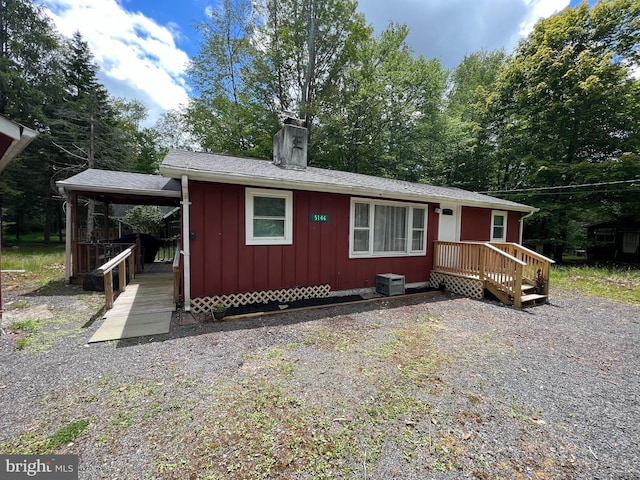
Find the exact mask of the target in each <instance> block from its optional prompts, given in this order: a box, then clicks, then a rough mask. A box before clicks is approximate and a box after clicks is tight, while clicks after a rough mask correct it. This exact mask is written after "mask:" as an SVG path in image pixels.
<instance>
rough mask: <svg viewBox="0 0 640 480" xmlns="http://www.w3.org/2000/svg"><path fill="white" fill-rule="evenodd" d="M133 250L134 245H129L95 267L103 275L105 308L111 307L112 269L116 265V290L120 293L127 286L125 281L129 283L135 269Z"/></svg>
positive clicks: (134, 248) (134, 249)
mask: <svg viewBox="0 0 640 480" xmlns="http://www.w3.org/2000/svg"><path fill="white" fill-rule="evenodd" d="M135 251H136V245H135V244H134V245H131V246H129V247H128V248H127V249H126V250H124V251H123V252H121V253H120V254H118V255H116V256H115V257H114V258H112V259H111V260H109V261H108V262H106V263H104V264H103V265H101V266H99V267H98V268H97V273H98V275H102V276H103V277H104V298H105V306H106V308H107V310H109V309H111V308H113V300H114V298H113V269H114V268H116V267H118V284H119V285H118V287H119V288H118V290H119V291H120V293H122V292H124V290H125V289H126V288H127V283H129V280H130V279H131V278H130V277H131V276H132V275H133V272H134V269H135V265H134V262H135V255H134V252H135ZM127 263H128V265H127ZM127 267H128V268H127Z"/></svg>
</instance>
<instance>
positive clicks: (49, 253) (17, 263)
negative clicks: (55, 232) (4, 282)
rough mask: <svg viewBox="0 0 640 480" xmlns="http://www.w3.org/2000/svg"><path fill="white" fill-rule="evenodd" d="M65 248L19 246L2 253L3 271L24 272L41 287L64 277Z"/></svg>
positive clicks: (60, 246) (59, 246) (61, 246)
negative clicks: (35, 279) (33, 278)
mask: <svg viewBox="0 0 640 480" xmlns="http://www.w3.org/2000/svg"><path fill="white" fill-rule="evenodd" d="M64 262H65V246H64V245H56V246H48V247H47V246H21V247H16V248H11V249H5V250H3V251H2V269H3V270H24V271H25V275H26V276H33V277H35V278H37V280H38V282H39V283H40V284H41V285H45V284H47V283H48V282H50V281H55V280H60V278H61V277H62V276H64Z"/></svg>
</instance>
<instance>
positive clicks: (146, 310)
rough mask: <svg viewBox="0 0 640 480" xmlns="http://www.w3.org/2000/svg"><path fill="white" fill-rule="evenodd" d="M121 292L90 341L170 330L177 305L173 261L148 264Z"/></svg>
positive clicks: (102, 340) (103, 340) (117, 338)
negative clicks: (174, 294) (174, 293)
mask: <svg viewBox="0 0 640 480" xmlns="http://www.w3.org/2000/svg"><path fill="white" fill-rule="evenodd" d="M144 272H145V273H142V274H139V275H137V276H136V278H134V279H133V280H132V281H131V283H129V285H127V288H126V290H125V291H124V292H122V293H121V294H120V295H118V298H116V300H115V302H114V305H113V308H112V309H110V310H107V312H106V314H105V316H104V322H103V324H102V325H101V326H100V328H98V330H97V331H96V332H95V333H94V334H93V336H92V337H91V339H90V340H89V343H95V342H105V341H107V340H119V339H122V338H132V337H142V336H146V335H158V334H162V333H169V324H170V323H171V316H172V315H173V312H174V311H175V309H176V305H175V303H174V297H173V273H172V272H171V264H169V268H166V266H165V265H164V264H158V265H156V264H147V265H145V269H144Z"/></svg>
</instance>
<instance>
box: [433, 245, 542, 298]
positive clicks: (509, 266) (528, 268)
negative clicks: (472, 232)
mask: <svg viewBox="0 0 640 480" xmlns="http://www.w3.org/2000/svg"><path fill="white" fill-rule="evenodd" d="M434 244H435V254H434V265H433V269H434V271H437V272H442V273H448V274H452V275H459V276H464V277H471V278H478V279H479V280H481V281H482V282H483V283H484V284H485V285H487V284H488V286H491V287H492V288H491V289H492V290H494V292H496V293H498V294H501V295H504V297H505V298H510V299H513V303H514V305H515V306H517V307H520V306H522V301H521V297H522V285H523V284H531V285H536V279H538V280H539V279H540V276H542V278H543V279H544V285H543V289H544V292H543V293H544V294H545V295H547V294H548V292H549V272H550V265H551V263H553V261H552V260H550V259H548V258H546V257H544V256H542V255H539V254H537V253H536V252H533V251H532V250H529V249H527V248H525V247H522V246H521V245H518V244H513V243H500V244H493V243H483V242H441V241H436V242H434Z"/></svg>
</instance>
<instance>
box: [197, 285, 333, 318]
mask: <svg viewBox="0 0 640 480" xmlns="http://www.w3.org/2000/svg"><path fill="white" fill-rule="evenodd" d="M330 291H331V286H329V285H328V284H326V285H311V286H308V287H296V288H286V289H282V290H262V291H259V292H246V293H233V294H230V295H214V296H213V297H198V298H194V299H192V300H191V309H192V310H193V312H194V313H202V312H208V311H209V310H210V309H211V306H212V305H215V304H217V303H224V304H225V305H226V306H227V308H230V307H239V306H240V305H251V304H253V303H268V302H283V303H285V302H295V301H296V300H303V299H307V298H324V297H328V296H329V292H330Z"/></svg>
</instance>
